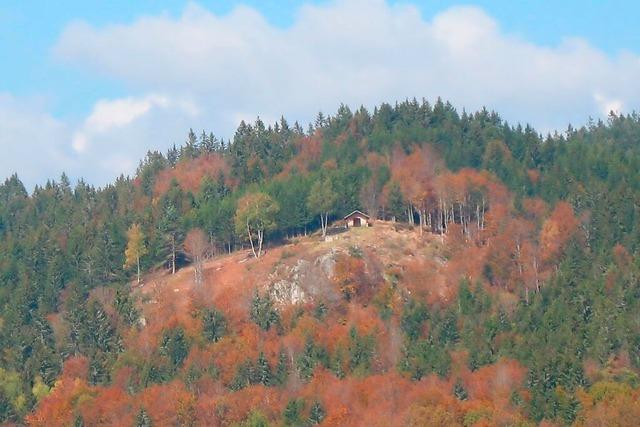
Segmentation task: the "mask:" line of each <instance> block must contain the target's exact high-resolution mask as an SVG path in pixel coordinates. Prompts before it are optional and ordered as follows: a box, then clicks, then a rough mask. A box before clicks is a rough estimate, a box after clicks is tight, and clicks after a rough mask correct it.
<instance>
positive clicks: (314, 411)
mask: <svg viewBox="0 0 640 427" xmlns="http://www.w3.org/2000/svg"><path fill="white" fill-rule="evenodd" d="M325 416H326V412H325V410H324V408H323V407H322V404H321V403H320V402H318V401H315V402H313V405H311V411H310V413H309V424H311V425H319V424H320V423H322V420H324V417H325Z"/></svg>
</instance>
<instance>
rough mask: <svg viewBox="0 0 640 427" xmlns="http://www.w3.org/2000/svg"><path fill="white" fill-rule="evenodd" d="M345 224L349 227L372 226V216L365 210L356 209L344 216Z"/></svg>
mask: <svg viewBox="0 0 640 427" xmlns="http://www.w3.org/2000/svg"><path fill="white" fill-rule="evenodd" d="M343 220H344V224H345V226H346V227H347V228H349V227H371V224H372V221H371V217H369V215H367V214H366V213H364V212H360V211H359V210H357V209H356V210H355V211H353V212H351V213H350V214H349V215H347V216H345V217H344V218H343Z"/></svg>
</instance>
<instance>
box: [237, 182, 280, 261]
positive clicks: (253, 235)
mask: <svg viewBox="0 0 640 427" xmlns="http://www.w3.org/2000/svg"><path fill="white" fill-rule="evenodd" d="M279 210H280V208H279V206H278V204H277V203H276V202H275V201H274V200H273V199H272V198H271V197H270V196H269V195H267V194H265V193H261V192H255V193H249V194H247V195H245V196H244V197H242V198H241V199H240V200H238V207H237V210H236V217H235V226H236V232H237V233H238V234H246V236H247V238H248V239H249V243H250V244H251V251H252V252H253V256H254V257H256V258H260V256H261V255H262V244H263V242H264V234H265V232H268V231H271V230H274V229H275V228H276V215H277V214H278V211H279Z"/></svg>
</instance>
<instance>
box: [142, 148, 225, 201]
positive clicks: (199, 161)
mask: <svg viewBox="0 0 640 427" xmlns="http://www.w3.org/2000/svg"><path fill="white" fill-rule="evenodd" d="M229 171H230V168H229V165H228V164H227V163H226V162H225V160H224V159H223V158H222V156H220V155H218V154H207V155H204V156H200V157H198V158H196V159H192V160H186V161H181V162H179V163H178V164H177V165H176V166H175V167H174V168H167V169H164V170H162V171H160V172H159V173H158V175H157V176H156V180H155V185H154V189H153V190H154V195H155V196H156V197H157V196H160V195H162V194H164V193H166V192H167V191H168V190H169V188H171V181H172V180H173V179H176V180H177V181H178V184H180V188H182V189H183V190H184V191H191V192H193V193H195V192H197V191H198V190H199V189H200V184H201V182H202V179H203V178H204V177H206V176H208V177H210V178H211V179H214V180H215V179H217V178H218V176H219V174H220V172H222V173H223V174H224V176H225V181H226V184H227V186H230V187H231V186H233V185H234V184H235V183H233V182H232V181H231V180H230V178H229V176H230V175H229Z"/></svg>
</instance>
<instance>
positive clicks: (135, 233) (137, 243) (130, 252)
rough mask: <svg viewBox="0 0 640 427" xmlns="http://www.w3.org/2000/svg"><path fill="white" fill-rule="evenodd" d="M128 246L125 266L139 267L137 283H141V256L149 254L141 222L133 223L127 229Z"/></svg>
mask: <svg viewBox="0 0 640 427" xmlns="http://www.w3.org/2000/svg"><path fill="white" fill-rule="evenodd" d="M127 238H128V239H129V240H128V243H127V248H126V249H125V251H124V256H125V264H124V267H125V268H129V267H133V266H134V265H135V266H136V268H137V283H138V284H140V258H142V257H143V256H145V255H146V254H147V248H146V246H145V244H144V234H143V233H142V229H141V228H140V224H133V225H132V226H131V227H129V231H127Z"/></svg>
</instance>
